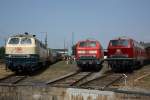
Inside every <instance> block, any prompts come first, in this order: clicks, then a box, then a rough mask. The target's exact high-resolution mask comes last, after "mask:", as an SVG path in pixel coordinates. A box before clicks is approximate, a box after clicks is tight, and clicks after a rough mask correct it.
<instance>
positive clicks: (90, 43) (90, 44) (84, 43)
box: [79, 41, 96, 47]
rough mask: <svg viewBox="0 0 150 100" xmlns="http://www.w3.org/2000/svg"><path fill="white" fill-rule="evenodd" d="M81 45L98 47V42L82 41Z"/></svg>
mask: <svg viewBox="0 0 150 100" xmlns="http://www.w3.org/2000/svg"><path fill="white" fill-rule="evenodd" d="M79 47H96V42H94V41H92V42H81V43H80V44H79Z"/></svg>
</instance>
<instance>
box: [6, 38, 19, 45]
mask: <svg viewBox="0 0 150 100" xmlns="http://www.w3.org/2000/svg"><path fill="white" fill-rule="evenodd" d="M8 43H9V44H18V43H19V38H11V39H10V40H9V42H8Z"/></svg>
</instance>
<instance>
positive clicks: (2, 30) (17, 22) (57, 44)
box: [0, 0, 150, 48]
mask: <svg viewBox="0 0 150 100" xmlns="http://www.w3.org/2000/svg"><path fill="white" fill-rule="evenodd" d="M24 32H29V33H31V34H35V35H36V36H37V38H39V39H40V40H42V41H44V38H45V33H46V32H47V34H48V46H49V47H50V48H64V43H65V46H66V47H67V48H70V47H71V46H72V40H73V43H76V42H77V41H79V40H84V39H87V38H92V39H96V40H98V41H100V43H101V45H102V46H103V48H107V45H108V42H109V40H110V39H113V38H116V37H120V36H127V37H131V38H133V39H135V40H137V41H144V42H150V0H0V46H3V45H4V38H7V37H9V36H11V35H12V34H17V33H24ZM72 37H74V38H73V39H72Z"/></svg>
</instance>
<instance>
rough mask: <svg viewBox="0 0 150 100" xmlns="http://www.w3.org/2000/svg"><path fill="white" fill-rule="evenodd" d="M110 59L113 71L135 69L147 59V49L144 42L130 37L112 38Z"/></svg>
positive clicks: (109, 47) (109, 50) (109, 46)
mask: <svg viewBox="0 0 150 100" xmlns="http://www.w3.org/2000/svg"><path fill="white" fill-rule="evenodd" d="M108 58H109V59H108V61H109V65H110V66H111V68H112V70H113V71H115V72H116V71H131V72H132V71H133V69H135V67H137V65H142V64H143V62H144V60H145V49H144V47H143V46H142V44H140V43H138V42H136V41H135V40H133V39H130V38H125V37H122V38H117V39H113V40H110V42H109V45H108Z"/></svg>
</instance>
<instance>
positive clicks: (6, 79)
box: [0, 74, 27, 85]
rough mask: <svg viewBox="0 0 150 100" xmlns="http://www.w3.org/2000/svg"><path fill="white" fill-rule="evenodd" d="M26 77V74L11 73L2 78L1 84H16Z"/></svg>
mask: <svg viewBox="0 0 150 100" xmlns="http://www.w3.org/2000/svg"><path fill="white" fill-rule="evenodd" d="M26 78H27V76H24V75H18V76H17V75H15V74H11V75H9V76H7V77H4V78H2V79H0V85H15V84H17V83H19V82H20V81H22V80H24V79H26Z"/></svg>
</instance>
